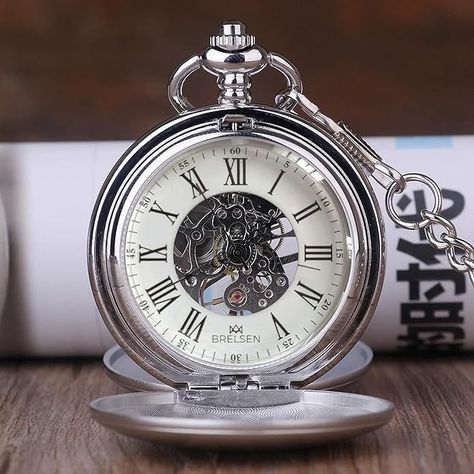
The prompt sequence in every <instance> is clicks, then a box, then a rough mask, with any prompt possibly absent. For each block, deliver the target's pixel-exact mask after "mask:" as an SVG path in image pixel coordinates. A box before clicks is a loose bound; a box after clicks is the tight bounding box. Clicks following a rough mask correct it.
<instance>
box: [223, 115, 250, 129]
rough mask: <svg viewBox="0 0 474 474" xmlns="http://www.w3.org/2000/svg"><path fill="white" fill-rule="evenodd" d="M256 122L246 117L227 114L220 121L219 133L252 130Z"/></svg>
mask: <svg viewBox="0 0 474 474" xmlns="http://www.w3.org/2000/svg"><path fill="white" fill-rule="evenodd" d="M254 127H255V120H254V119H253V118H250V117H246V116H245V115H240V114H227V115H225V116H224V117H222V118H221V119H219V131H221V132H243V131H247V130H252V129H253V128H254Z"/></svg>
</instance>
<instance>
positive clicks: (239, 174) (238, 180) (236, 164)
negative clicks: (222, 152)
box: [224, 158, 247, 186]
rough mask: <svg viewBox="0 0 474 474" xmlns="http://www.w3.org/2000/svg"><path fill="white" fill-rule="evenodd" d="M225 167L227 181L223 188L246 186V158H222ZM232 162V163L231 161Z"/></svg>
mask: <svg viewBox="0 0 474 474" xmlns="http://www.w3.org/2000/svg"><path fill="white" fill-rule="evenodd" d="M224 160H225V164H226V166H227V173H228V175H227V181H226V182H225V183H224V186H228V185H229V184H231V185H236V184H240V185H241V186H246V185H247V158H224ZM231 160H232V161H231Z"/></svg>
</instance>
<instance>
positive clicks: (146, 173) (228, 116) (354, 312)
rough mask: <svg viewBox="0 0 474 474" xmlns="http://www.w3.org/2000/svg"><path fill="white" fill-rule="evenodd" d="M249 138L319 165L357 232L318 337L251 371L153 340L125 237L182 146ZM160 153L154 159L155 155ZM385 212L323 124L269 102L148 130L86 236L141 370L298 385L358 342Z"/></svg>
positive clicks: (197, 382) (106, 303) (380, 252)
mask: <svg viewBox="0 0 474 474" xmlns="http://www.w3.org/2000/svg"><path fill="white" fill-rule="evenodd" d="M235 135H245V136H246V137H256V138H259V139H265V140H269V141H272V142H276V143H280V144H284V145H286V146H288V147H289V148H291V149H295V150H297V152H298V153H300V154H301V155H302V156H304V157H305V158H306V159H308V160H309V161H310V162H312V163H314V164H315V165H316V166H317V168H319V169H321V170H322V171H323V174H324V175H325V177H326V178H327V179H328V180H330V182H331V185H332V186H333V187H334V189H335V190H336V192H338V193H340V195H339V198H340V199H341V201H342V203H343V205H344V207H345V211H346V212H347V216H348V220H349V222H350V225H351V228H352V232H355V235H356V236H357V238H356V239H354V240H355V248H354V253H353V261H354V264H353V272H352V274H351V276H350V281H349V285H348V288H347V289H346V294H345V296H344V301H343V303H341V305H340V307H339V308H338V310H337V311H336V314H335V315H334V317H333V318H332V319H331V321H330V323H328V324H327V327H326V328H325V330H324V331H323V334H321V335H319V336H318V337H317V338H315V339H314V340H311V341H309V342H308V343H307V344H306V345H305V347H304V348H302V349H301V350H299V351H297V352H296V353H294V354H293V355H292V356H291V357H288V358H286V359H285V360H284V361H283V362H279V363H278V364H271V363H269V364H267V365H264V366H258V367H255V368H254V369H249V368H246V369H245V370H242V369H240V368H239V367H219V366H210V365H207V364H205V363H199V362H196V361H194V360H191V359H188V358H186V357H185V356H184V355H183V354H181V353H178V352H177V351H176V350H175V349H174V348H172V347H171V346H170V345H167V343H166V342H165V341H163V340H160V339H157V337H156V336H155V334H154V331H153V329H152V328H151V326H149V327H148V326H147V321H144V318H143V316H141V315H140V313H139V312H138V310H137V309H136V307H135V304H134V302H133V301H132V300H131V298H130V296H129V293H128V292H127V288H126V285H125V282H124V280H123V276H122V275H125V273H124V271H123V268H122V267H123V258H122V254H121V248H120V241H121V238H120V237H121V235H122V232H123V228H124V223H125V221H126V218H127V214H128V211H129V209H131V205H132V203H133V200H134V199H135V198H136V196H137V195H138V194H137V193H138V192H139V190H140V189H142V188H143V186H145V185H146V183H147V181H148V179H150V177H151V176H152V175H153V174H154V173H156V172H157V171H158V170H159V169H160V167H162V166H164V163H165V162H166V160H167V159H171V157H173V156H174V155H175V154H176V152H177V150H181V151H182V150H184V149H185V148H187V147H189V146H195V145H197V144H199V143H203V142H205V141H208V140H213V139H216V138H221V137H226V136H235ZM157 157H158V158H157ZM384 256H385V253H384V238H383V225H382V218H381V215H380V210H379V207H378V204H377V201H376V199H375V196H374V194H373V191H372V188H371V186H370V184H369V182H368V180H367V177H366V175H365V174H364V172H363V171H362V170H361V169H360V168H359V167H358V166H357V164H356V163H354V161H353V160H352V158H351V157H350V156H349V155H348V154H347V153H346V152H345V151H344V150H343V149H342V148H341V147H340V146H339V145H338V144H337V143H336V142H335V141H334V140H333V139H332V138H331V137H330V136H329V135H328V134H327V133H326V132H324V131H323V130H321V129H318V127H317V125H314V124H313V123H309V122H307V121H305V120H304V119H302V118H300V117H299V116H297V115H295V114H293V113H290V112H285V111H282V110H278V109H275V108H272V107H265V106H255V105H252V106H242V107H238V108H236V107H223V106H217V107H213V108H205V109H195V110H193V111H191V112H188V113H184V114H181V115H179V116H178V117H176V118H173V119H171V120H169V121H167V122H165V123H163V124H161V125H159V126H158V127H156V128H155V129H153V130H152V131H150V132H149V133H148V134H146V135H145V136H143V137H142V138H141V139H140V140H138V141H137V142H136V143H134V144H133V145H132V146H131V147H130V148H129V149H128V150H127V151H126V152H125V154H124V155H123V156H122V158H121V159H120V160H119V162H118V163H117V164H116V165H115V167H114V169H113V170H112V171H111V173H110V174H109V176H108V178H107V180H106V182H105V184H104V185H103V187H102V189H101V192H100V195H99V197H98V200H97V202H96V205H95V208H94V211H93V216H92V220H91V226H90V232H89V247H88V263H89V275H90V281H91V285H92V288H93V293H94V297H95V299H96V302H97V305H98V308H99V311H100V313H101V315H102V318H103V319H104V321H105V324H106V325H107V327H108V329H109V331H110V332H111V334H112V335H113V337H114V338H115V339H116V341H117V342H118V343H119V344H120V346H121V347H122V348H123V349H124V350H125V352H126V353H127V354H128V355H129V356H130V357H131V358H132V359H133V360H134V361H135V362H136V363H137V364H139V365H140V366H141V367H142V368H143V369H145V370H146V371H147V372H149V373H150V374H151V375H153V376H154V377H156V378H157V379H158V380H161V381H163V382H164V383H167V384H169V385H171V386H172V387H174V388H187V389H205V388H220V387H223V386H225V385H236V386H237V387H238V388H247V387H250V386H255V387H256V388H290V387H291V388H298V387H302V386H304V385H306V384H308V383H310V382H312V381H313V380H315V379H317V378H318V377H320V376H321V375H323V374H324V373H325V372H327V371H328V370H329V369H330V368H331V367H333V366H334V365H335V364H336V363H337V362H338V361H339V360H340V359H341V358H342V357H343V356H344V355H345V354H346V353H347V352H348V351H349V350H350V349H351V348H352V347H353V346H354V344H355V343H356V342H357V341H358V340H359V339H360V337H361V335H362V334H363V332H364V330H365V328H366V326H367V324H368V322H369V320H370V318H371V316H372V314H373V311H374V308H375V305H376V303H377V301H378V297H379V293H380V289H381V283H382V280H383V273H384Z"/></svg>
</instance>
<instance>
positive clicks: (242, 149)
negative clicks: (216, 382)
mask: <svg viewBox="0 0 474 474" xmlns="http://www.w3.org/2000/svg"><path fill="white" fill-rule="evenodd" d="M122 248H123V259H124V263H125V266H126V269H127V281H128V285H129V291H130V293H131V296H132V299H133V300H134V301H135V303H136V306H137V310H138V311H140V312H141V313H142V314H143V316H144V318H146V320H147V321H148V323H149V325H150V326H151V327H152V328H153V330H154V331H156V334H157V336H158V337H159V338H162V339H163V340H164V341H165V344H166V345H168V346H169V347H170V349H174V350H177V351H180V352H181V353H182V354H183V355H185V356H186V357H190V358H193V359H195V360H198V361H201V362H203V363H205V364H208V365H209V364H210V365H213V364H214V365H218V366H222V365H225V366H228V365H239V366H252V367H255V366H258V365H262V364H268V363H274V362H276V361H278V360H282V359H283V358H285V357H288V356H289V355H291V354H293V353H294V352H295V351H297V350H300V349H302V348H304V347H305V346H306V345H307V344H308V343H309V341H312V340H314V339H316V338H317V337H318V334H319V333H321V331H322V330H323V329H324V327H325V326H326V325H327V323H328V322H329V321H330V320H331V318H332V317H333V316H334V314H335V312H336V311H337V309H338V307H339V305H340V304H341V303H342V302H343V299H344V298H343V296H344V292H345V290H346V287H347V283H348V279H349V274H350V272H351V266H352V232H351V229H350V228H349V224H348V221H347V219H346V217H345V212H344V209H343V205H342V204H341V202H340V201H339V200H338V198H337V195H336V193H335V191H334V190H333V189H332V187H331V186H330V184H329V182H328V181H327V180H326V179H325V177H324V175H323V174H322V172H321V170H318V169H316V168H315V166H314V165H313V164H311V163H309V162H308V161H307V160H306V159H305V158H303V157H302V156H300V155H299V154H298V153H297V152H295V151H294V150H290V149H286V148H283V147H282V146H280V145H276V144H274V143H271V142H269V141H265V140H260V139H256V138H245V137H236V138H224V139H220V140H215V141H210V142H207V144H206V145H200V146H198V147H195V148H192V149H187V150H186V151H184V152H182V153H181V154H180V155H178V156H175V157H174V158H173V159H172V160H171V161H170V162H168V164H167V166H166V167H165V168H164V169H162V170H160V172H159V173H156V174H155V175H154V176H153V177H152V179H150V180H149V181H148V182H147V184H146V186H145V187H144V188H143V189H142V191H141V192H140V195H139V196H137V198H136V199H135V202H134V205H133V207H132V209H131V211H130V213H129V218H128V222H127V225H126V228H125V233H124V235H123V244H122Z"/></svg>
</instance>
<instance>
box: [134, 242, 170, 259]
mask: <svg viewBox="0 0 474 474" xmlns="http://www.w3.org/2000/svg"><path fill="white" fill-rule="evenodd" d="M138 254H139V255H138V261H139V262H166V259H167V258H168V249H167V246H166V245H164V246H163V247H158V248H156V249H149V248H147V247H144V246H143V245H140V244H139V245H138Z"/></svg>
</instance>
